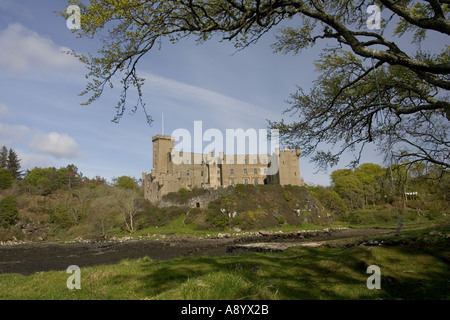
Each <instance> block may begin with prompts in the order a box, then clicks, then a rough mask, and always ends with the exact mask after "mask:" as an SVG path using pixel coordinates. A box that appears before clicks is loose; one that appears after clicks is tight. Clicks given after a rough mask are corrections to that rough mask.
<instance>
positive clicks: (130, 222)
mask: <svg viewBox="0 0 450 320" xmlns="http://www.w3.org/2000/svg"><path fill="white" fill-rule="evenodd" d="M136 196H137V195H136V193H135V192H134V191H132V190H123V191H121V192H120V194H119V195H118V196H117V199H118V200H117V208H118V210H119V213H120V215H121V217H122V221H123V223H124V224H125V228H126V230H127V231H128V232H129V233H134V232H135V231H136V217H137V215H138V213H139V212H140V210H141V208H140V206H139V202H138V201H137V199H136Z"/></svg>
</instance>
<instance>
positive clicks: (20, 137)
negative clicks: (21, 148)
mask: <svg viewBox="0 0 450 320" xmlns="http://www.w3.org/2000/svg"><path fill="white" fill-rule="evenodd" d="M29 133H30V129H29V128H28V127H26V126H20V125H7V124H2V123H0V145H6V146H11V145H12V144H14V143H16V142H20V141H24V140H26V139H27V137H28V134H29Z"/></svg>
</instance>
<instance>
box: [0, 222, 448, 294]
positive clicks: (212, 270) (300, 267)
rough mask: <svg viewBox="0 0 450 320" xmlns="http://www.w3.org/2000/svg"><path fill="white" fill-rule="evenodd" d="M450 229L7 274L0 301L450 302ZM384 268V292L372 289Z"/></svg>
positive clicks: (0, 285)
mask: <svg viewBox="0 0 450 320" xmlns="http://www.w3.org/2000/svg"><path fill="white" fill-rule="evenodd" d="M449 236H450V227H449V223H444V224H440V225H439V226H437V227H427V228H425V229H424V228H422V229H420V230H411V231H405V232H402V234H401V236H400V237H399V238H392V239H384V240H385V241H388V240H390V241H391V243H390V244H391V245H390V246H370V247H364V246H356V247H352V248H336V247H320V248H292V249H289V250H287V251H285V252H283V253H277V254H270V253H264V254H263V253H259V254H246V255H229V256H225V257H186V258H177V259H173V260H167V261H154V260H151V259H149V258H142V259H138V260H124V261H121V262H120V263H118V264H115V265H105V266H97V267H90V268H83V269H82V270H81V289H80V290H69V289H67V287H66V281H67V279H68V277H69V276H70V275H69V274H67V273H66V272H65V270H64V271H52V272H39V273H35V274H33V275H30V276H23V275H18V274H3V275H0V299H166V300H170V299H189V300H190V299H194V300H196V299H212V300H220V299H231V300H242V299H244V300H245V299H250V300H258V299H268V300H276V299H281V300H285V299H450V268H449V263H450V246H449V243H450V239H449ZM370 265H377V266H379V267H380V269H381V289H380V290H369V289H368V288H367V286H366V281H367V278H368V277H369V276H370V275H371V274H367V273H366V271H367V267H368V266H370Z"/></svg>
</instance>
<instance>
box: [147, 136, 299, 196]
mask: <svg viewBox="0 0 450 320" xmlns="http://www.w3.org/2000/svg"><path fill="white" fill-rule="evenodd" d="M152 142H153V168H152V172H151V174H146V173H143V174H142V180H143V188H144V196H145V198H146V199H148V200H150V201H152V202H159V201H161V200H162V197H163V196H164V195H166V194H168V193H170V192H177V191H178V190H179V189H180V188H186V189H193V188H195V187H198V188H216V187H220V186H230V185H237V184H253V185H262V184H280V185H289V184H290V185H294V186H301V185H303V181H302V180H301V178H300V169H299V156H300V150H299V149H297V150H295V151H291V150H289V149H285V150H284V151H281V152H279V157H278V159H277V160H278V168H279V170H278V173H276V174H275V175H268V174H267V173H268V168H269V165H270V162H269V155H267V156H264V157H259V156H257V155H225V156H224V155H223V154H220V158H221V159H222V161H218V163H217V162H215V161H211V160H212V159H213V154H212V153H211V154H208V155H205V156H204V155H202V154H196V153H180V154H179V156H180V157H182V158H183V162H182V163H181V164H175V163H174V161H172V160H173V158H172V155H171V152H172V151H173V150H174V140H173V139H172V138H171V137H169V136H162V135H157V136H155V137H153V139H152ZM261 158H262V159H261Z"/></svg>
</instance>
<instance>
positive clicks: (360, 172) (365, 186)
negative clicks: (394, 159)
mask: <svg viewBox="0 0 450 320" xmlns="http://www.w3.org/2000/svg"><path fill="white" fill-rule="evenodd" d="M354 173H355V175H356V177H357V178H358V180H359V181H360V182H361V188H362V190H363V193H364V199H365V205H367V204H368V203H369V202H370V203H371V204H377V203H379V202H380V201H381V200H382V198H383V196H384V190H383V188H384V182H385V181H384V180H385V177H386V169H384V168H383V167H381V166H380V165H378V164H374V163H363V164H361V165H360V166H359V167H357V168H355V170H354Z"/></svg>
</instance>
